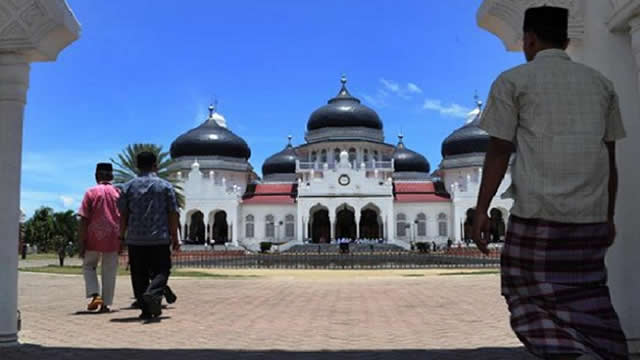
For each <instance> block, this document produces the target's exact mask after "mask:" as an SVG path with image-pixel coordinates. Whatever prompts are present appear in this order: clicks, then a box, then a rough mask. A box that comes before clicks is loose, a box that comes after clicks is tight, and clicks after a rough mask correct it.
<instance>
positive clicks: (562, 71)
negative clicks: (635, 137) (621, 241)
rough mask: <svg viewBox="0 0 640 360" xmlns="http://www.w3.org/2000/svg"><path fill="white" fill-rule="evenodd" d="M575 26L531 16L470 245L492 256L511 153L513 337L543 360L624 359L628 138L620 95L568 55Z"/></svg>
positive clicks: (545, 10) (495, 113) (495, 96)
mask: <svg viewBox="0 0 640 360" xmlns="http://www.w3.org/2000/svg"><path fill="white" fill-rule="evenodd" d="M568 18H569V13H568V11H567V9H564V8H557V7H547V6H543V7H538V8H531V9H528V10H527V12H526V13H525V21H524V26H523V32H524V36H523V44H524V46H523V48H524V52H525V55H526V58H527V61H528V63H527V64H525V65H521V66H518V67H516V68H513V69H511V70H508V71H506V72H504V73H503V74H501V75H500V76H499V77H498V79H497V80H496V81H495V82H494V84H493V86H492V87H491V93H490V95H489V99H488V102H487V107H486V109H485V111H484V113H483V115H482V118H481V119H480V122H479V126H480V127H481V128H482V129H484V130H485V131H487V133H489V135H490V137H491V138H490V142H489V147H488V149H487V154H486V159H485V164H484V171H483V178H482V185H481V187H480V193H479V195H478V204H477V207H476V212H475V218H474V222H473V240H474V241H475V243H476V244H477V246H478V248H479V249H480V250H481V251H483V252H485V253H486V252H487V242H488V227H489V222H488V215H487V210H488V208H489V205H490V203H491V199H492V198H493V197H494V196H495V194H496V191H497V189H498V187H499V185H500V182H501V181H502V179H503V177H504V174H505V172H506V170H507V167H508V164H509V158H510V156H511V154H512V152H513V151H515V154H516V155H515V162H514V164H513V167H512V185H511V187H510V188H509V190H508V192H507V195H510V196H511V197H512V198H513V199H514V205H513V208H512V209H511V218H510V219H509V229H508V232H507V237H506V240H505V245H504V247H503V251H502V256H501V273H502V295H503V296H504V297H505V299H506V301H507V304H508V306H509V310H510V312H511V327H512V328H513V330H514V331H515V333H516V335H517V336H518V338H519V339H520V340H521V341H522V342H523V343H524V344H525V346H526V347H527V349H528V350H529V351H531V352H532V353H533V354H535V355H537V356H540V357H543V358H545V359H626V358H627V357H628V351H627V345H626V339H625V336H624V333H623V332H622V330H621V327H620V322H619V320H618V317H617V315H616V312H615V310H614V309H613V306H612V304H611V299H610V295H609V289H608V287H607V284H606V279H607V277H606V268H605V265H604V256H605V254H606V251H607V249H608V247H609V246H610V245H611V244H612V243H613V240H614V238H615V225H614V210H615V199H616V192H617V181H618V179H617V169H616V160H615V142H616V140H619V139H622V138H623V137H624V136H625V131H624V127H623V125H622V119H621V116H620V109H619V105H618V97H617V95H616V93H615V91H614V89H613V85H612V83H611V82H610V81H609V80H608V79H606V78H605V77H604V76H603V75H601V74H600V73H598V72H597V71H595V70H593V69H591V68H589V67H587V66H585V65H582V64H578V63H575V62H573V61H571V59H570V58H569V56H568V55H567V54H566V53H565V51H564V50H565V49H566V47H567V45H568V43H569V41H568V36H567V28H568Z"/></svg>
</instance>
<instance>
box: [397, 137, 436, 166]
mask: <svg viewBox="0 0 640 360" xmlns="http://www.w3.org/2000/svg"><path fill="white" fill-rule="evenodd" d="M398 138H399V141H398V145H397V146H396V150H395V151H394V152H393V166H394V169H395V170H394V171H395V172H420V173H428V172H429V171H431V165H429V161H427V158H426V157H424V156H422V155H420V154H418V153H417V152H415V151H412V150H409V149H407V148H406V147H405V146H404V142H403V141H402V138H403V136H402V135H399V136H398Z"/></svg>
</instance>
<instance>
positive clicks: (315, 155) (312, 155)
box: [311, 151, 318, 162]
mask: <svg viewBox="0 0 640 360" xmlns="http://www.w3.org/2000/svg"><path fill="white" fill-rule="evenodd" d="M317 160H318V153H316V152H315V151H312V152H311V162H316V161H317Z"/></svg>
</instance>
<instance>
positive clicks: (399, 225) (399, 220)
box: [396, 214, 407, 237]
mask: <svg viewBox="0 0 640 360" xmlns="http://www.w3.org/2000/svg"><path fill="white" fill-rule="evenodd" d="M396 234H397V236H398V237H406V236H407V216H406V215H405V214H398V215H397V216H396Z"/></svg>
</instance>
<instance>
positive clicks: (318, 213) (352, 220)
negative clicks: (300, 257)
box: [308, 205, 383, 243]
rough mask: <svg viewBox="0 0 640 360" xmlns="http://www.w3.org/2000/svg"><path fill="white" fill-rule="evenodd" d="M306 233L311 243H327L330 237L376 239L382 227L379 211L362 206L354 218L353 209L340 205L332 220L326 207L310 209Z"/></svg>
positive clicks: (379, 235)
mask: <svg viewBox="0 0 640 360" xmlns="http://www.w3.org/2000/svg"><path fill="white" fill-rule="evenodd" d="M308 234H309V235H310V236H309V237H310V238H311V241H312V242H313V243H329V242H330V240H331V239H340V238H346V239H352V240H355V239H358V238H363V239H378V238H382V234H383V229H382V221H381V220H380V214H379V211H376V210H375V209H373V208H363V209H362V210H360V216H358V217H357V218H356V213H355V209H353V208H352V207H350V206H347V205H341V206H340V207H338V208H337V209H336V214H335V218H334V220H333V222H332V221H331V218H330V216H329V210H328V209H327V208H324V207H322V208H318V209H312V210H311V216H310V221H309V224H308Z"/></svg>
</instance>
